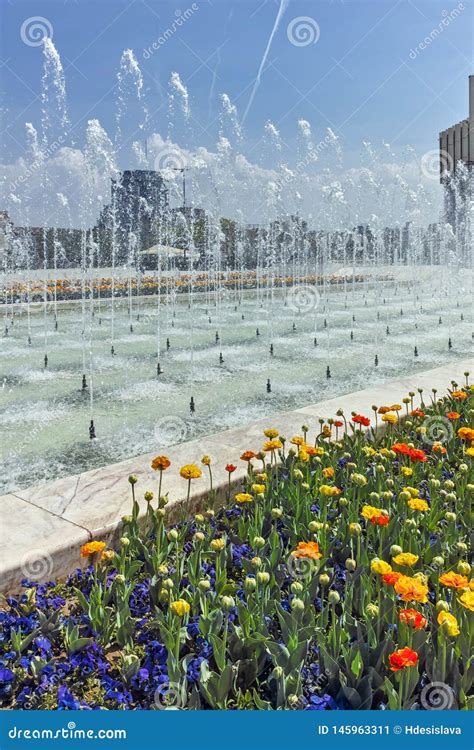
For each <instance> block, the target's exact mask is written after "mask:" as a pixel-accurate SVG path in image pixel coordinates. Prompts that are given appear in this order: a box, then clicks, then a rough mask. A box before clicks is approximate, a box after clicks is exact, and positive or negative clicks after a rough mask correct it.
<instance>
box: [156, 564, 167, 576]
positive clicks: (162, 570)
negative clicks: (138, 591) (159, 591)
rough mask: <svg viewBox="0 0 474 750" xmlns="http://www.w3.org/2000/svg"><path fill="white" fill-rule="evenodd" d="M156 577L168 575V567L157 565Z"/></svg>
mask: <svg viewBox="0 0 474 750" xmlns="http://www.w3.org/2000/svg"><path fill="white" fill-rule="evenodd" d="M158 575H160V576H167V575H168V567H167V566H166V565H159V566H158Z"/></svg>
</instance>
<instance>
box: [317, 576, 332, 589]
mask: <svg viewBox="0 0 474 750" xmlns="http://www.w3.org/2000/svg"><path fill="white" fill-rule="evenodd" d="M330 582H331V579H330V577H329V576H328V574H327V573H322V574H321V575H320V576H319V583H320V584H321V586H329V584H330Z"/></svg>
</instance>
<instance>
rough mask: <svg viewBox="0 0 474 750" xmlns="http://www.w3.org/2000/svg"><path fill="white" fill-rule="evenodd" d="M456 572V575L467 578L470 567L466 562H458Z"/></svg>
mask: <svg viewBox="0 0 474 750" xmlns="http://www.w3.org/2000/svg"><path fill="white" fill-rule="evenodd" d="M457 570H458V573H460V574H461V575H462V576H468V575H469V573H470V572H471V566H470V565H469V563H468V562H466V561H463V560H460V561H459V562H458V568H457Z"/></svg>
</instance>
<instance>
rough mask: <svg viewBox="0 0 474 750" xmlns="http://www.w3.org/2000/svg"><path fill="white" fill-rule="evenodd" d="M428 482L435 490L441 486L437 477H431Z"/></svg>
mask: <svg viewBox="0 0 474 750" xmlns="http://www.w3.org/2000/svg"><path fill="white" fill-rule="evenodd" d="M430 484H431V486H432V487H433V489H435V490H439V488H440V487H441V482H440V481H439V479H431V480H430Z"/></svg>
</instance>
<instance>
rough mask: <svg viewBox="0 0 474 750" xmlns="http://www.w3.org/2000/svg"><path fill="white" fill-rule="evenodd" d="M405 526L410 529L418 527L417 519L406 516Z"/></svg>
mask: <svg viewBox="0 0 474 750" xmlns="http://www.w3.org/2000/svg"><path fill="white" fill-rule="evenodd" d="M405 526H406V527H407V528H409V529H416V521H415V519H414V518H405Z"/></svg>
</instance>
